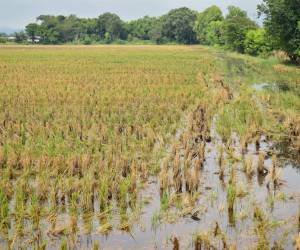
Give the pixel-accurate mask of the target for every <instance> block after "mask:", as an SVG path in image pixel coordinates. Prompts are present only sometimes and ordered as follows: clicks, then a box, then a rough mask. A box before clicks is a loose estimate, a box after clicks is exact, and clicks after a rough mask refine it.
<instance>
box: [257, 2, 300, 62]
mask: <svg viewBox="0 0 300 250" xmlns="http://www.w3.org/2000/svg"><path fill="white" fill-rule="evenodd" d="M258 13H259V15H263V17H264V26H265V29H266V31H267V33H268V34H269V35H270V36H271V38H272V40H273V41H274V43H275V45H276V47H277V48H278V49H281V50H284V51H286V52H287V54H288V55H289V57H290V59H291V60H292V61H293V62H300V1H299V0H263V3H262V4H261V5H259V6H258Z"/></svg>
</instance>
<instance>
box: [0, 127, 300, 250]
mask: <svg viewBox="0 0 300 250" xmlns="http://www.w3.org/2000/svg"><path fill="white" fill-rule="evenodd" d="M178 136H180V135H178ZM211 137H212V140H211V142H209V143H207V144H206V150H205V163H204V167H203V170H202V172H201V177H200V180H199V181H200V183H201V184H200V188H199V195H198V199H197V201H196V203H195V204H194V208H193V209H192V211H191V212H188V213H185V212H184V210H185V208H186V207H185V205H184V202H182V204H181V205H178V206H177V207H176V206H170V208H169V209H168V210H167V211H165V212H163V213H162V212H161V209H162V207H161V197H160V187H159V183H158V180H157V178H156V177H151V178H149V180H148V181H147V182H146V183H145V184H144V187H143V189H142V191H141V192H140V194H139V198H138V199H139V200H140V201H141V202H143V203H144V206H143V207H142V209H141V212H140V213H139V216H138V218H136V223H133V226H132V227H131V228H130V230H129V232H126V231H122V230H118V229H115V228H117V225H118V224H119V222H120V220H119V215H118V210H117V209H113V211H112V221H111V223H112V225H113V229H112V231H111V232H108V233H107V234H101V233H99V232H97V228H99V226H100V222H99V218H98V217H97V216H95V215H91V216H90V218H89V220H90V222H89V223H90V225H91V230H90V231H91V233H88V234H86V233H84V230H85V227H86V226H85V223H84V220H83V218H81V219H80V220H79V225H78V227H79V233H77V235H75V236H73V238H72V237H68V242H69V246H70V244H71V245H72V244H73V247H74V249H91V248H92V247H93V246H94V244H95V242H99V245H100V248H101V249H173V247H174V239H176V241H177V240H178V243H179V246H180V249H193V248H194V237H195V235H197V234H199V233H203V232H208V231H212V230H214V228H215V227H216V225H218V227H219V228H220V229H221V231H222V233H224V234H225V235H226V239H227V243H228V244H235V245H236V246H237V248H238V249H249V248H251V246H252V247H253V246H255V245H256V243H257V240H258V237H257V235H256V233H255V225H256V223H255V221H254V215H253V207H254V206H258V207H259V208H261V209H262V210H263V211H264V212H265V213H266V216H267V218H268V221H269V224H270V228H269V230H268V232H267V238H268V239H269V241H270V244H271V246H273V245H274V244H275V241H277V242H281V243H282V244H284V247H285V249H294V246H293V241H294V238H293V237H294V236H295V235H297V227H298V225H297V216H298V212H299V204H300V165H299V164H298V163H296V162H293V161H290V160H288V159H284V160H280V159H279V160H278V165H279V166H278V168H279V169H278V171H279V172H280V178H279V179H280V184H279V187H277V188H273V187H272V185H270V184H268V183H269V181H270V178H269V176H265V177H262V176H258V175H257V174H256V173H255V174H254V175H253V176H252V177H250V178H249V177H248V176H246V174H245V173H244V172H243V171H242V169H243V166H242V164H241V163H239V162H237V163H235V169H236V186H237V190H238V191H237V200H236V202H235V206H234V214H233V215H231V214H229V213H228V210H227V185H228V180H229V175H230V173H229V168H226V171H225V175H224V179H223V180H221V179H220V175H219V174H220V167H219V147H220V145H221V144H222V142H221V140H220V138H219V137H218V135H217V134H216V132H215V130H214V128H212V132H211ZM232 140H233V144H232V148H231V151H232V152H234V154H235V156H236V157H237V158H239V157H245V158H247V157H252V160H253V162H254V165H255V164H257V161H258V152H259V151H264V152H266V154H267V155H269V156H267V157H266V160H265V166H266V168H267V169H269V170H270V169H271V166H272V158H271V154H272V153H274V152H276V147H275V145H274V144H273V143H271V142H269V141H267V139H266V138H265V137H264V136H262V137H261V140H260V145H259V148H257V146H256V145H254V144H251V145H249V146H248V148H247V153H246V154H245V155H242V153H241V152H240V146H239V141H238V139H237V138H235V137H233V139H232ZM277 153H278V152H277ZM226 158H227V160H226V161H227V165H229V161H230V159H229V156H228V155H227V157H226ZM184 195H185V194H181V196H182V197H184ZM97 205H99V204H98V203H97V202H95V208H96V207H97ZM95 212H96V211H95ZM195 212H197V215H196V216H192V214H193V213H195ZM95 214H96V213H95ZM159 215H160V216H159ZM68 220H69V218H68V216H67V215H64V214H63V213H62V214H61V215H60V216H59V218H58V219H57V224H58V225H62V226H63V225H65V224H66V221H68ZM42 224H44V227H45V228H49V225H47V222H45V221H44V222H42ZM42 228H43V226H42ZM41 236H43V237H42V238H43V239H47V242H48V244H47V249H58V248H59V247H60V246H61V241H62V236H61V235H49V234H47V233H45V232H41ZM32 237H37V236H36V235H35V236H32ZM28 241H29V239H28ZM70 242H72V243H70ZM212 242H213V240H212ZM214 246H215V247H216V248H217V249H222V248H223V245H222V244H221V243H220V242H218V241H216V242H215V244H214ZM6 247H7V242H4V241H2V242H0V248H1V249H2V248H3V249H5V248H6ZM174 249H175V248H174Z"/></svg>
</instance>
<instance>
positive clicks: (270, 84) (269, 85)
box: [252, 82, 278, 91]
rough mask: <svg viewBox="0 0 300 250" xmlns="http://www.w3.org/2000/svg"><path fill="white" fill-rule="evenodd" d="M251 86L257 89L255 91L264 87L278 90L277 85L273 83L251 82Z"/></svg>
mask: <svg viewBox="0 0 300 250" xmlns="http://www.w3.org/2000/svg"><path fill="white" fill-rule="evenodd" d="M252 88H253V89H255V90H257V91H262V90H264V89H270V90H273V91H278V86H277V84H275V83H266V82H263V83H254V84H252Z"/></svg>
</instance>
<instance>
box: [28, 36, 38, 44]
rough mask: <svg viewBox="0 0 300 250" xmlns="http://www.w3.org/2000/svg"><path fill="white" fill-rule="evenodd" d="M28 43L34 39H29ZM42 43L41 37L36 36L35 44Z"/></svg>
mask: <svg viewBox="0 0 300 250" xmlns="http://www.w3.org/2000/svg"><path fill="white" fill-rule="evenodd" d="M27 41H28V42H32V39H27ZM40 41H41V37H40V36H35V37H34V39H33V42H34V43H39V42H40Z"/></svg>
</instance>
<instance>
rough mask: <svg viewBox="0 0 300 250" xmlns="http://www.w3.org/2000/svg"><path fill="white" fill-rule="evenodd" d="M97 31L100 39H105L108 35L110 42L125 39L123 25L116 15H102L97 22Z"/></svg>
mask: <svg viewBox="0 0 300 250" xmlns="http://www.w3.org/2000/svg"><path fill="white" fill-rule="evenodd" d="M97 29H98V34H99V36H100V39H106V38H105V34H106V33H108V34H109V36H110V38H111V40H117V39H126V38H127V33H126V29H125V23H124V22H123V21H122V20H121V19H120V17H119V16H118V15H116V14H112V13H104V14H102V15H100V16H99V18H98V20H97Z"/></svg>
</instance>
